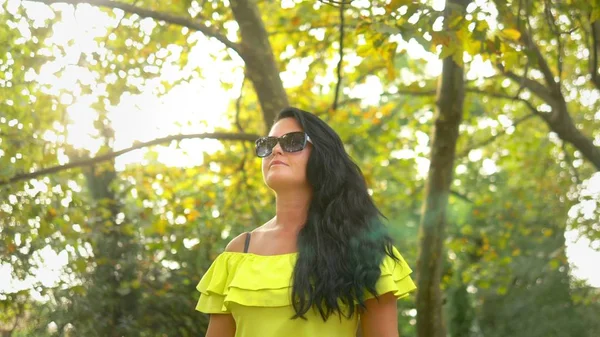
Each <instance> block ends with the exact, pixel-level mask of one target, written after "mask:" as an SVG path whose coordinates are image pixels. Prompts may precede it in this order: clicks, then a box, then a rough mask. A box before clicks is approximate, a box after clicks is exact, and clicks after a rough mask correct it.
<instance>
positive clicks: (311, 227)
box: [275, 108, 399, 321]
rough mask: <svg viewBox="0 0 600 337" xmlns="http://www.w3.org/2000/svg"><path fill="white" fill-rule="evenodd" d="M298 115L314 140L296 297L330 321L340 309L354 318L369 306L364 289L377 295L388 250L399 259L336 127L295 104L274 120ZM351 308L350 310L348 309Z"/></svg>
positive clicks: (301, 309)
mask: <svg viewBox="0 0 600 337" xmlns="http://www.w3.org/2000/svg"><path fill="white" fill-rule="evenodd" d="M290 117H291V118H295V119H296V120H297V121H298V123H299V124H300V125H301V126H302V128H303V129H304V132H306V133H307V134H308V135H309V136H310V138H311V140H312V143H313V149H312V152H311V155H310V157H309V159H308V164H307V168H306V173H307V179H308V181H309V183H310V184H311V186H312V189H313V197H312V200H311V203H310V206H309V210H308V217H307V220H306V223H305V224H304V227H303V228H302V229H301V230H300V233H299V234H298V259H297V261H296V265H295V268H294V274H293V286H292V303H293V307H294V311H295V312H296V314H295V315H294V316H293V317H292V318H294V319H295V318H299V317H300V318H304V319H306V317H304V314H305V313H306V312H308V310H310V309H311V308H312V307H313V306H314V307H315V308H316V309H318V311H319V313H320V314H321V317H322V318H323V320H324V321H326V320H327V319H328V318H329V316H330V315H332V314H336V313H337V314H338V315H339V317H340V319H341V316H342V315H343V316H345V317H346V318H351V317H352V316H353V315H354V314H355V313H357V309H356V305H355V304H357V305H358V308H359V309H358V310H359V311H360V310H363V309H365V304H364V301H365V298H364V297H365V296H364V295H365V291H368V292H369V293H371V294H373V295H374V296H375V297H376V298H379V297H378V295H380V294H377V292H376V290H375V284H376V283H377V280H378V279H379V277H380V276H381V270H380V264H381V263H382V261H383V258H384V257H385V255H386V254H387V255H389V256H390V257H392V258H393V259H395V260H396V261H399V259H398V258H397V257H396V256H394V254H393V252H392V244H393V243H392V239H391V237H390V236H389V234H388V231H387V228H386V226H385V225H384V223H383V221H382V220H383V219H385V217H384V216H383V214H381V212H380V211H379V210H378V209H377V207H376V206H375V204H374V203H373V200H372V199H371V196H370V195H369V193H368V192H367V184H366V182H365V179H364V176H363V174H362V171H361V170H360V168H359V167H358V166H357V165H356V164H355V163H354V161H353V160H352V159H351V158H350V156H349V155H348V153H346V150H345V149H344V145H343V143H342V140H341V139H340V137H339V136H338V135H337V133H336V132H335V131H334V130H333V129H332V128H331V127H330V126H329V125H327V124H326V123H325V122H324V121H322V120H321V119H319V118H318V117H317V116H315V115H313V114H311V113H309V112H306V111H303V110H300V109H297V108H286V109H284V110H282V111H281V112H280V113H279V114H278V116H277V118H276V119H275V121H279V120H281V119H283V118H290ZM345 309H347V310H345Z"/></svg>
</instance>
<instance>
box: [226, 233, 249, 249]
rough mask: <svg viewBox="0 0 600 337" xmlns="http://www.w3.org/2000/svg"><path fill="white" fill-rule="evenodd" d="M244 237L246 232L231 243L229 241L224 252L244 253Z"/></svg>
mask: <svg viewBox="0 0 600 337" xmlns="http://www.w3.org/2000/svg"><path fill="white" fill-rule="evenodd" d="M246 235H248V233H247V232H244V233H242V234H240V235H238V236H236V237H235V238H233V239H232V240H231V241H229V243H228V244H227V247H225V251H226V252H239V253H241V252H243V251H244V244H245V243H246Z"/></svg>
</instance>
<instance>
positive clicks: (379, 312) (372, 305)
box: [360, 292, 399, 337]
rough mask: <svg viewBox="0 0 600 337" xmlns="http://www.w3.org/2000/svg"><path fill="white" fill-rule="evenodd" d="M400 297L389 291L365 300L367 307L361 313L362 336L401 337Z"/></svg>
mask: <svg viewBox="0 0 600 337" xmlns="http://www.w3.org/2000/svg"><path fill="white" fill-rule="evenodd" d="M397 301H398V298H397V297H396V296H394V293H392V292H388V293H385V294H383V295H381V296H379V301H377V299H376V298H371V299H368V300H366V301H365V305H366V306H367V309H366V310H365V312H364V313H362V314H361V315H360V329H361V330H362V337H399V333H398V307H397Z"/></svg>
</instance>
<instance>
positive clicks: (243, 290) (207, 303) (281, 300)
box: [196, 247, 416, 337]
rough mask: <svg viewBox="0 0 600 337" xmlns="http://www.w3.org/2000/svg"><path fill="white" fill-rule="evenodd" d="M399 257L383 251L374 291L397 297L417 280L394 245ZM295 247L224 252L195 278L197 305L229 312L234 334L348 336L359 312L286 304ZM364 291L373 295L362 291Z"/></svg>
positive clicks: (249, 336)
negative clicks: (348, 314)
mask: <svg viewBox="0 0 600 337" xmlns="http://www.w3.org/2000/svg"><path fill="white" fill-rule="evenodd" d="M393 250H394V254H395V255H396V256H397V257H400V263H398V262H396V261H394V260H393V259H392V258H390V257H389V256H387V255H386V256H385V258H384V260H383V262H382V264H381V277H380V278H379V280H378V281H377V284H376V290H377V293H378V294H385V293H388V292H393V293H394V295H395V296H396V297H398V298H402V297H404V296H406V295H408V293H409V292H410V291H412V290H414V289H416V286H415V284H414V282H413V280H412V279H411V277H410V274H411V272H412V270H411V269H410V268H409V266H408V265H407V264H406V261H405V260H404V258H402V256H401V255H400V253H399V252H398V250H397V249H396V248H395V247H394V249H393ZM297 256H298V253H289V254H282V255H268V256H266V255H256V254H252V253H241V252H223V253H221V254H220V255H219V256H218V257H217V258H216V259H215V261H214V262H213V263H212V265H211V266H210V268H209V269H208V271H207V272H206V274H204V276H203V277H202V279H201V280H200V283H198V286H197V287H196V289H198V291H200V299H199V300H198V304H197V305H196V310H198V311H200V312H203V313H207V314H223V313H230V314H231V315H232V316H233V318H234V320H235V324H236V332H235V337H282V336H283V337H316V336H318V337H321V336H323V337H351V336H352V337H353V336H356V330H357V327H358V317H357V315H353V318H352V319H346V318H344V317H343V316H342V318H341V320H340V318H339V316H338V315H337V314H335V315H332V316H330V317H329V319H328V320H327V321H326V322H324V321H323V319H322V318H321V316H320V314H319V313H318V311H316V310H309V311H308V312H307V313H306V314H305V317H306V318H307V320H303V319H301V318H298V319H290V317H292V316H293V315H294V313H295V312H294V309H293V307H292V305H291V289H292V288H291V282H292V275H293V274H292V272H293V269H294V264H295V262H296V259H297ZM365 297H366V298H367V299H368V298H373V297H374V296H373V295H371V294H370V293H368V292H366V294H365Z"/></svg>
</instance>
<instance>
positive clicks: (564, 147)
mask: <svg viewBox="0 0 600 337" xmlns="http://www.w3.org/2000/svg"><path fill="white" fill-rule="evenodd" d="M561 148H562V151H563V153H564V155H565V161H566V162H567V165H569V168H570V169H571V174H573V177H575V182H576V183H577V184H578V185H580V184H581V179H580V178H579V172H577V168H576V167H575V165H574V164H573V159H572V158H571V156H570V155H569V150H567V142H566V141H564V140H563V141H562V145H561Z"/></svg>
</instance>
